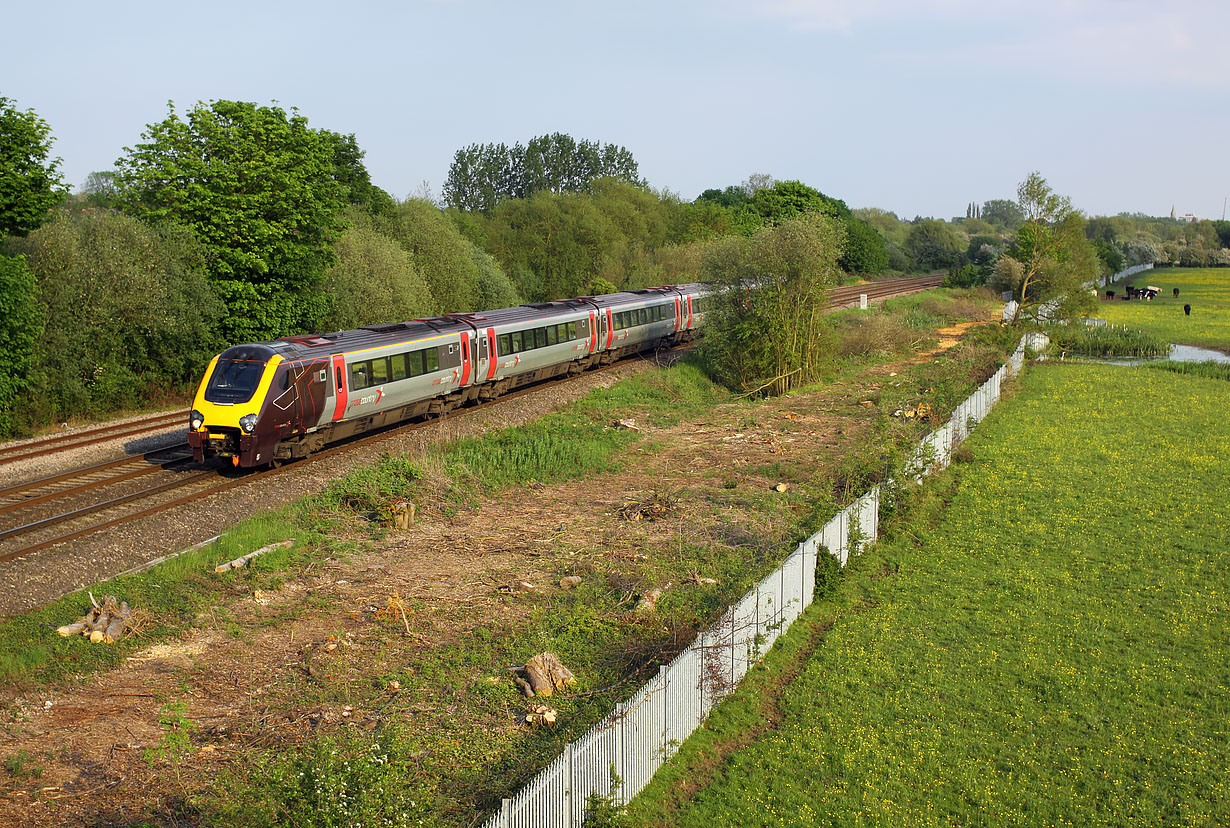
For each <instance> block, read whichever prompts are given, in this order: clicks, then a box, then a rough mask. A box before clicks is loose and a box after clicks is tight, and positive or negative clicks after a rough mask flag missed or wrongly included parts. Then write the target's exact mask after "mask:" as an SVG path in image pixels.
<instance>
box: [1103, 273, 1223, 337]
mask: <svg viewBox="0 0 1230 828" xmlns="http://www.w3.org/2000/svg"><path fill="white" fill-rule="evenodd" d="M1127 281H1129V282H1131V283H1132V285H1133V286H1134V287H1139V288H1143V287H1144V286H1145V285H1156V286H1158V287H1160V288H1161V289H1162V292H1161V294H1160V295H1159V296H1158V297H1157V298H1156V299H1154V300H1152V301H1151V302H1141V301H1138V300H1132V301H1130V302H1124V301H1121V300H1120V299H1119V298H1118V296H1119V295H1122V294H1123V292H1124V290H1123V285H1122V284H1121V283H1115V284H1113V285H1111V286H1110V288H1109V289H1110V290H1114V291H1116V294H1117V295H1116V297H1115V299H1114V300H1113V301H1104V302H1100V303H1099V304H1098V307H1097V309H1096V310H1095V311H1094V315H1095V316H1099V317H1102V318H1103V319H1105V320H1106V321H1107V322H1110V323H1112V324H1115V325H1126V326H1127V327H1128V328H1131V329H1134V330H1144V331H1148V332H1150V333H1152V334H1154V335H1156V336H1158V337H1160V338H1161V339H1165V340H1166V341H1168V342H1177V343H1180V344H1183V345H1202V346H1206V347H1214V348H1219V349H1222V350H1227V349H1230V268H1167V269H1163V270H1147V271H1145V272H1144V273H1138V274H1137V275H1135V276H1133V277H1131V278H1129V279H1128V280H1127ZM1176 287H1177V288H1179V297H1178V298H1177V299H1176V298H1174V297H1173V296H1172V289H1173V288H1176ZM1184 305H1191V306H1192V315H1191V316H1184V315H1183V306H1184Z"/></svg>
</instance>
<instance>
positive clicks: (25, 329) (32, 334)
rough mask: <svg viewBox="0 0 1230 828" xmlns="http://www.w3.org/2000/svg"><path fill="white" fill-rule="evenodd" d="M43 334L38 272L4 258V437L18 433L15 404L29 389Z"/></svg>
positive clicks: (0, 285)
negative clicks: (37, 283)
mask: <svg viewBox="0 0 1230 828" xmlns="http://www.w3.org/2000/svg"><path fill="white" fill-rule="evenodd" d="M42 332H43V312H42V308H41V307H40V306H39V303H38V289H37V286H36V284H35V281H34V273H33V272H32V271H31V270H30V268H29V267H27V266H26V260H25V257H23V256H13V257H10V256H0V354H4V359H3V360H0V434H11V433H12V432H13V430H14V427H15V425H16V423H15V421H14V416H13V413H14V412H13V405H14V403H15V402H16V401H17V399H18V397H19V395H20V394H21V392H22V391H24V390H25V388H26V385H27V381H28V378H29V374H30V369H31V368H33V367H34V362H35V346H36V345H37V343H38V340H39V337H40V336H41V335H42Z"/></svg>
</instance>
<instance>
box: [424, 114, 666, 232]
mask: <svg viewBox="0 0 1230 828" xmlns="http://www.w3.org/2000/svg"><path fill="white" fill-rule="evenodd" d="M597 178H615V179H619V180H621V181H625V182H627V183H629V184H634V185H637V186H644V182H643V181H641V179H640V178H639V177H638V171H637V163H636V159H635V158H633V157H632V153H631V152H630V151H629V150H628V149H627V148H626V147H621V146H617V145H615V144H604V143H599V142H597V141H588V140H581V141H577V140H576V139H575V138H573V137H572V136H571V135H566V134H564V133H560V132H556V133H552V134H551V135H541V136H538V137H536V138H531V139H530V141H529V143H528V144H520V143H518V144H514V145H513V146H511V147H510V146H508V145H507V144H471V145H469V146H468V147H463V148H461V149H459V150H457V153H456V154H455V155H454V156H453V163H452V166H450V167H449V171H448V178H447V179H446V180H445V182H444V200H445V202H446V203H447V204H448V205H449V206H450V207H456V208H457V209H460V210H469V211H479V212H488V211H490V210H492V209H494V208H495V206H496V205H497V204H499V203H500V202H502V201H506V200H508V199H511V198H528V197H529V196H531V195H533V194H534V193H537V192H542V191H547V192H551V193H577V192H585V191H588V190H589V188H590V186H591V183H592V182H593V181H594V179H597Z"/></svg>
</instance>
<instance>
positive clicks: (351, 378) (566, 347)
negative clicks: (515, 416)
mask: <svg viewBox="0 0 1230 828" xmlns="http://www.w3.org/2000/svg"><path fill="white" fill-rule="evenodd" d="M705 300H706V289H705V286H704V285H702V284H691V285H681V286H678V287H661V288H648V289H645V290H634V291H625V292H623V293H615V294H607V295H603V296H591V297H581V298H577V299H568V300H564V301H559V302H542V303H536V304H530V305H521V306H519V307H515V308H502V309H499V310H492V311H484V312H482V313H464V314H452V315H450V316H444V317H435V318H431V319H416V320H413V321H410V322H397V323H392V324H387V325H369V326H367V327H363V328H359V329H358V330H353V331H340V332H338V333H332V334H317V335H310V336H297V337H287V338H285V339H279V340H275V341H273V342H262V343H255V344H249V345H237V346H235V347H233V348H228V349H227V350H226V351H224V352H222V353H221V354H219V355H218V356H217V357H215V358H214V360H213V361H212V362H211V363H210V365H209V369H208V370H207V372H206V375H205V376H206V379H205V380H204V381H202V383H201V386H200V388H199V390H198V391H197V395H196V398H195V399H194V401H193V408H192V412H191V414H190V416H189V431H188V442H189V445H191V446H192V448H193V451H194V454H195V457H196V459H197V460H198V461H204V460H205V459H207V458H209V457H214V456H222V457H229V458H231V461H232V463H234V464H235V465H236V466H241V467H245V468H246V467H252V466H261V465H266V464H271V463H278V462H281V461H284V460H290V459H294V458H298V457H304V456H307V455H308V454H310V453H311V452H313V451H316V450H318V449H319V448H321V447H323V446H324V445H325V444H326V443H329V442H332V441H334V440H339V439H343V438H345V437H350V436H352V435H355V434H360V433H363V432H365V431H369V430H371V429H374V428H380V427H383V426H385V425H389V424H392V423H396V422H401V421H403V420H408V419H413V418H416V417H422V416H430V415H434V414H441V413H443V412H445V411H448V410H450V409H452V408H455V407H458V406H460V405H465V404H468V403H471V402H476V401H479V400H485V399H490V398H492V397H496V396H498V395H500V394H503V393H506V392H508V391H510V390H513V389H515V388H518V387H521V386H524V385H528V384H530V383H534V382H538V381H540V380H545V379H550V378H552V377H556V376H561V375H564V374H576V373H580V372H581V371H583V370H585V369H587V368H590V367H593V366H595V365H598V364H608V363H610V362H614V361H615V360H617V359H619V358H621V357H623V356H625V355H627V354H630V353H635V352H638V351H641V350H645V349H647V348H650V347H656V346H658V345H661V344H677V343H681V342H686V341H689V340H690V339H691V338H692V337H693V336H694V334H695V332H696V330H697V328H698V327H699V326H700V325H701V323H702V321H703V318H704V308H703V303H704V302H705Z"/></svg>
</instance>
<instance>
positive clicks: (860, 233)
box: [841, 216, 889, 274]
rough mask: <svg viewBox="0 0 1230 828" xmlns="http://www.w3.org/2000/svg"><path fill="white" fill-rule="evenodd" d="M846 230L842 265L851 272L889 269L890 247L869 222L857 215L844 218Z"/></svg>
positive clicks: (862, 272) (877, 271) (868, 272)
mask: <svg viewBox="0 0 1230 828" xmlns="http://www.w3.org/2000/svg"><path fill="white" fill-rule="evenodd" d="M842 223H843V224H844V225H845V230H846V244H845V251H844V252H843V253H842V255H841V266H842V268H843V269H844V270H846V271H848V272H850V273H859V274H872V273H882V272H884V271H885V270H887V269H888V263H889V260H888V247H887V245H886V244H885V243H884V238H883V237H882V236H881V235H880V234H879V233H877V232H876V231H875V228H874V227H872V226H871V225H870V224H868V223H867V222H865V221H863V220H862V219H860V218H857V217H855V216H846V217H845V218H843V219H842Z"/></svg>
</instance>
